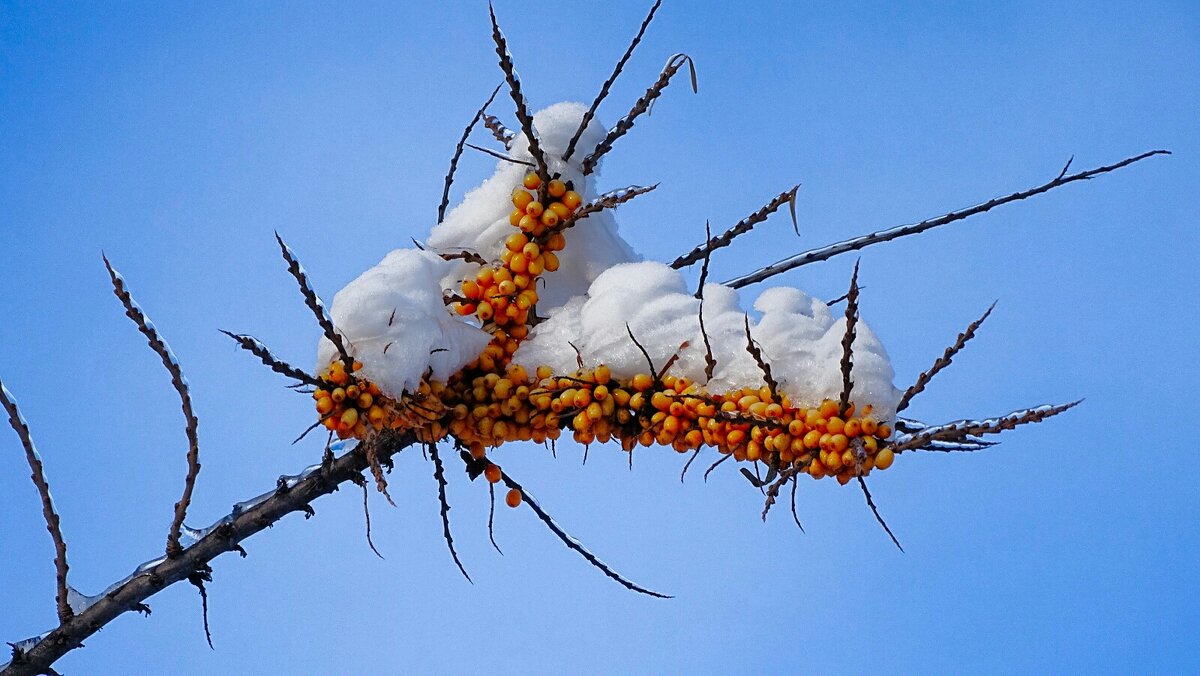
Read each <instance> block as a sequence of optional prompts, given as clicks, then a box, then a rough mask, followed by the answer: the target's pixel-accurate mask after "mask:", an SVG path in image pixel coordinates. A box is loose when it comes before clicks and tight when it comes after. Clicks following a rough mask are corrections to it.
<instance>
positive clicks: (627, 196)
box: [558, 183, 658, 232]
mask: <svg viewBox="0 0 1200 676" xmlns="http://www.w3.org/2000/svg"><path fill="white" fill-rule="evenodd" d="M657 187H658V184H657V183H655V184H654V185H649V186H640V185H631V186H626V187H624V188H618V189H617V190H610V191H608V192H606V193H604V194H603V195H601V196H599V197H597V198H596V199H594V200H592V201H590V202H588V203H587V204H585V205H583V206H581V207H579V210H578V211H576V212H574V213H573V214H572V215H571V216H570V217H569V218H566V219H564V220H563V222H562V224H561V225H559V226H558V231H560V232H561V231H563V230H566V229H567V228H571V227H574V226H575V224H576V223H578V222H579V221H580V220H582V219H584V218H587V217H588V216H591V215H592V214H594V213H596V212H598V211H603V210H604V209H614V208H616V207H618V206H620V205H622V204H624V203H626V202H628V201H629V200H631V199H633V198H635V197H638V196H639V195H645V194H646V193H648V192H650V191H652V190H654V189H655V188H657Z"/></svg>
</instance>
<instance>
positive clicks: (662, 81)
mask: <svg viewBox="0 0 1200 676" xmlns="http://www.w3.org/2000/svg"><path fill="white" fill-rule="evenodd" d="M685 63H686V64H687V66H688V70H689V71H690V73H691V76H692V91H693V92H698V91H699V88H698V87H697V86H696V65H695V64H694V63H693V62H692V57H690V56H688V55H687V54H674V55H672V56H671V58H669V59H667V64H666V65H665V66H663V69H662V72H661V73H659V75H658V79H657V80H655V81H654V84H652V85H650V88H649V89H647V90H646V93H645V94H642V97H641V98H640V99H638V100H637V102H635V103H634V104H633V108H631V109H630V110H629V113H627V114H626V115H625V117H623V118H621V120H620V121H618V122H617V124H616V125H615V126H613V128H612V129H610V130H608V135H607V136H605V137H604V140H603V141H601V142H600V143H599V144H598V145H597V146H596V149H595V150H593V151H592V152H591V154H589V155H588V156H587V157H585V158H583V167H582V168H583V173H584V175H585V176H586V175H588V174H590V173H592V172H593V171H595V169H596V164H597V163H598V162H599V161H600V158H601V157H604V156H605V155H606V154H608V151H610V150H612V147H613V143H615V142H616V141H617V139H619V138H621V137H622V136H624V135H625V134H628V133H629V130H630V129H632V128H633V123H634V122H635V121H636V120H637V119H638V118H639V117H641V116H642V114H643V113H648V112H649V111H650V107H651V106H652V105H653V104H654V100H655V99H657V98H658V97H659V96H662V93H663V90H664V89H666V88H667V85H669V84H671V78H673V77H675V74H676V73H678V72H679V69H680V68H682V67H683V64H685Z"/></svg>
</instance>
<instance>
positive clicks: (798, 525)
mask: <svg viewBox="0 0 1200 676" xmlns="http://www.w3.org/2000/svg"><path fill="white" fill-rule="evenodd" d="M799 485H800V482H799V481H793V482H792V521H795V522H796V528H799V529H800V532H801V533H803V532H804V524H802V523H800V515H799V514H797V513H796V487H797V486H799Z"/></svg>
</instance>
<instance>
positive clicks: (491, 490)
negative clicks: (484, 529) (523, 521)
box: [488, 481, 504, 556]
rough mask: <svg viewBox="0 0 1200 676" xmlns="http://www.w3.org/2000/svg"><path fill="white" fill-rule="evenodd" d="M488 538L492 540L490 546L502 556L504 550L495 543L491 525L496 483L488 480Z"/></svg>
mask: <svg viewBox="0 0 1200 676" xmlns="http://www.w3.org/2000/svg"><path fill="white" fill-rule="evenodd" d="M488 501H489V502H488V539H489V540H491V541H492V546H493V547H495V548H496V551H497V552H500V556H504V551H503V550H501V549H500V545H498V544H496V531H495V530H494V529H493V527H492V523H493V521H494V520H495V518H496V484H494V483H492V482H490V481H489V482H488Z"/></svg>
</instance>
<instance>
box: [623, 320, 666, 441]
mask: <svg viewBox="0 0 1200 676" xmlns="http://www.w3.org/2000/svg"><path fill="white" fill-rule="evenodd" d="M625 332H626V333H628V334H629V339H630V340H632V341H633V344H634V345H637V349H639V350H641V352H642V356H643V357H645V358H646V364H648V365H649V366H650V375H651V376H652V377H654V376H657V374H658V370H657V369H655V368H654V360H653V359H651V358H650V353H649V352H647V351H646V348H644V347H642V344H641V343H639V342H638V339H637V338H635V337H634V336H633V329H631V328H629V324H628V322H627V323H626V324H625ZM631 462H632V461H631Z"/></svg>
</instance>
